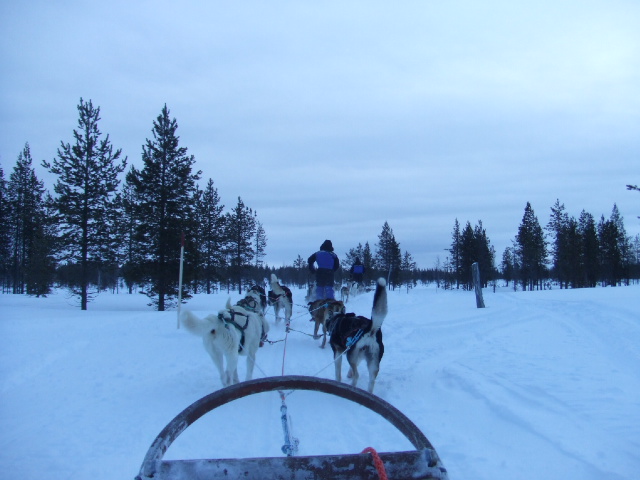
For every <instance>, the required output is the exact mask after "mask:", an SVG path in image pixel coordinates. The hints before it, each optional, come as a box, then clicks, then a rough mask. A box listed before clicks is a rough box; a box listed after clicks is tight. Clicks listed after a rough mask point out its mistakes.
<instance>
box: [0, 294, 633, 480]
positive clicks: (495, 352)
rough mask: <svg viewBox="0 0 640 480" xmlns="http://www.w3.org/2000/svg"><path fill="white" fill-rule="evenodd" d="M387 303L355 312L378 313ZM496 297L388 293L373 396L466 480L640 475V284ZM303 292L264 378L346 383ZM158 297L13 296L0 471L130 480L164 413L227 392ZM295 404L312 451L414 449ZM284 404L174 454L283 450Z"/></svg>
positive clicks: (359, 414) (332, 411) (212, 301)
mask: <svg viewBox="0 0 640 480" xmlns="http://www.w3.org/2000/svg"><path fill="white" fill-rule="evenodd" d="M372 295H373V294H372V293H367V294H364V295H361V296H359V297H356V298H352V299H351V301H350V302H349V303H348V310H350V311H354V312H356V313H358V314H364V315H369V313H370V310H371V303H372ZM231 297H232V300H234V301H235V300H237V299H238V298H239V297H238V295H237V293H232V294H231ZM484 297H485V304H486V306H487V308H485V309H477V308H476V306H475V297H474V295H473V293H470V292H462V291H449V292H445V291H442V290H437V289H436V288H435V287H429V288H417V289H414V290H412V291H410V292H409V293H408V294H407V292H406V291H405V290H401V291H395V292H393V291H392V292H389V315H388V317H387V319H386V321H385V323H384V326H383V332H384V339H385V345H386V352H385V356H384V358H383V360H382V367H381V371H380V375H379V377H378V382H377V384H376V389H375V392H374V393H375V394H377V395H379V396H380V397H382V398H383V399H385V400H386V401H388V402H389V403H391V404H392V405H394V406H395V407H397V408H398V409H400V410H401V411H402V412H403V413H404V414H405V415H407V417H409V418H410V419H411V420H412V421H413V422H414V423H415V424H416V425H417V426H418V427H419V428H420V429H421V430H422V431H423V432H424V433H425V434H426V436H427V437H428V438H429V440H430V441H431V443H433V445H434V446H435V448H436V450H437V451H438V453H439V455H440V457H441V459H442V461H443V463H444V465H445V466H446V467H447V469H448V471H449V475H450V478H451V479H474V480H481V479H492V480H499V479H505V480H507V479H508V480H513V479H537V478H545V479H547V480H549V479H563V480H568V479H571V480H581V479H594V480H595V479H598V480H601V479H607V480H615V479H627V480H631V479H637V478H640V477H639V475H640V473H639V472H640V287H639V286H631V287H618V288H597V289H583V290H558V289H556V290H551V291H541V292H517V293H514V292H513V291H511V290H509V289H503V290H500V291H498V292H497V293H493V292H491V291H485V292H484ZM226 298H227V294H226V293H222V294H218V295H210V296H207V295H198V296H196V297H195V298H193V299H191V300H190V301H189V302H188V304H187V306H186V307H185V308H189V309H191V310H193V311H194V312H196V313H198V314H201V315H204V314H207V313H211V312H212V311H217V310H218V309H220V308H222V307H223V306H224V303H225V301H226ZM294 302H295V303H296V307H295V308H294V320H293V322H292V328H293V329H295V330H297V331H292V332H290V333H289V335H288V339H287V343H286V345H287V347H286V356H285V355H283V352H284V345H285V342H278V343H275V344H272V345H265V347H263V348H261V349H260V351H259V352H258V358H257V364H258V368H257V369H256V371H255V375H254V377H255V378H259V377H264V376H277V375H281V374H282V371H283V369H284V373H285V374H297V375H316V376H319V377H323V378H333V365H332V355H331V349H330V348H329V347H327V348H326V349H324V350H323V349H320V348H318V346H319V340H313V339H312V338H311V337H310V336H308V335H304V334H303V333H300V331H302V332H305V333H311V332H312V326H313V325H312V323H311V322H309V321H308V319H309V315H308V313H307V312H306V311H305V310H304V308H303V306H302V305H303V304H304V300H303V293H302V292H301V291H298V290H294ZM146 304H147V297H145V296H144V295H139V294H136V295H126V294H117V295H112V294H101V295H100V296H99V297H98V298H97V299H96V300H95V301H94V302H93V303H91V304H90V305H89V310H88V311H86V312H82V311H80V310H79V309H78V307H77V304H76V301H75V300H74V299H72V298H69V297H68V296H67V295H66V293H64V292H59V293H57V294H55V295H51V296H49V297H48V298H46V299H42V298H40V299H38V298H30V297H26V296H17V295H0V312H2V313H1V315H0V338H2V347H1V348H0V466H1V468H0V478H2V479H17V478H20V479H22V480H29V479H37V478H43V477H46V478H56V479H77V480H81V479H82V480H86V479H92V480H102V479H105V480H106V479H110V480H111V479H132V478H133V477H134V476H135V475H136V474H137V473H138V471H139V468H140V465H141V463H142V460H143V457H144V455H145V453H146V451H147V449H148V448H149V446H150V444H151V442H152V441H153V439H154V438H155V437H156V435H157V434H158V433H159V432H160V430H161V429H162V428H163V427H164V426H165V425H166V423H168V422H169V421H170V420H171V419H172V418H173V417H174V416H175V415H177V414H178V413H179V412H180V411H182V409H184V408H185V407H187V406H188V405H190V404H191V403H192V402H194V401H195V400H197V399H199V398H201V397H202V396H204V395H206V394H208V393H210V392H211V391H213V390H215V389H218V388H220V386H221V385H220V381H219V379H218V374H217V372H216V371H215V369H214V366H213V363H212V362H211V360H210V359H209V357H208V355H207V354H206V353H205V351H204V349H203V347H202V343H201V341H200V340H199V339H198V338H197V337H195V336H192V335H191V334H189V333H188V332H187V331H186V330H184V329H177V328H176V312H175V311H172V312H155V311H152V310H151V309H150V307H147V305H146ZM269 320H270V323H271V332H270V335H269V338H270V339H271V340H279V339H283V338H284V336H285V330H284V326H283V325H282V323H280V324H274V318H273V315H272V314H270V316H269ZM283 359H284V362H283ZM343 368H344V369H345V373H346V365H343ZM361 368H362V367H361ZM244 371H245V363H244V359H242V360H241V363H240V372H239V373H240V376H241V378H244V377H243V375H244ZM360 381H361V386H363V387H366V381H367V374H366V372H364V371H363V372H362V376H361V379H360ZM287 406H288V409H289V414H290V415H291V420H292V424H293V435H294V436H295V437H297V438H298V439H299V442H300V450H299V454H300V455H315V454H328V453H358V452H360V451H362V450H363V449H364V448H365V447H368V446H371V447H374V448H375V449H377V450H378V451H399V450H406V449H412V447H411V445H410V444H409V442H408V441H407V440H406V439H405V438H404V436H402V434H400V433H399V432H397V431H396V430H395V428H394V427H392V426H390V425H389V424H388V423H387V422H386V421H385V420H384V419H382V418H381V417H379V416H377V415H376V414H374V413H371V412H370V411H368V410H367V409H365V408H364V407H360V406H358V405H356V404H353V403H352V402H349V401H346V400H343V399H340V398H337V397H333V396H330V395H325V394H322V393H317V392H305V391H297V392H294V393H293V394H291V395H290V396H289V397H288V398H287ZM279 409H280V397H279V395H278V394H277V393H276V392H272V393H266V394H260V395H254V396H252V397H248V398H245V399H242V400H240V401H237V402H233V403H231V404H229V405H225V406H224V407H221V408H219V409H216V410H214V411H213V412H211V413H210V414H208V415H206V416H205V417H204V418H202V419H201V420H199V421H198V422H196V423H195V424H193V425H192V426H191V427H189V428H188V429H187V430H186V431H185V432H184V434H183V435H181V436H180V437H179V438H178V439H177V441H176V442H175V443H174V444H173V445H172V446H171V448H170V449H169V451H168V452H167V455H166V456H165V458H166V459H172V458H174V459H175V458H228V457H256V456H280V455H282V453H281V451H280V448H281V446H282V444H283V433H282V427H281V424H280V410H279Z"/></svg>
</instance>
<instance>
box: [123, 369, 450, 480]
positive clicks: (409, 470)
mask: <svg viewBox="0 0 640 480" xmlns="http://www.w3.org/2000/svg"><path fill="white" fill-rule="evenodd" d="M277 390H313V391H318V392H322V393H327V394H332V395H336V396H338V397H341V398H344V399H347V400H350V401H353V402H355V403H358V404H360V405H362V406H364V407H367V408H368V409H369V410H371V411H373V412H376V413H377V414H379V415H381V416H382V417H383V418H385V419H386V420H387V421H389V423H391V424H392V425H393V426H394V427H396V428H397V429H398V430H399V431H400V432H401V433H403V434H404V436H405V437H406V438H407V439H408V440H409V441H410V442H411V444H412V445H413V446H414V447H415V450H412V451H405V452H386V453H379V457H380V459H381V460H382V462H383V464H384V470H385V471H386V475H387V478H388V479H389V480H400V479H413V480H420V479H441V480H447V479H448V476H447V470H446V469H445V468H444V466H443V465H442V463H441V461H440V459H439V457H438V454H437V453H436V451H435V449H434V448H433V446H432V445H431V443H430V442H429V440H427V437H426V436H425V435H424V434H423V433H422V432H421V431H420V430H419V429H418V428H417V427H416V426H415V424H414V423H413V422H411V420H409V419H408V418H407V417H406V416H405V415H404V414H403V413H402V412H400V410H398V409H397V408H395V407H393V406H392V405H391V404H389V403H387V402H385V401H384V400H382V399H381V398H378V397H376V396H375V395H372V394H370V393H369V392H367V391H365V390H361V389H358V388H354V387H352V386H350V385H347V384H344V383H339V382H336V381H333V380H327V379H321V378H315V377H304V376H282V377H269V378H262V379H258V380H250V381H247V382H242V383H238V384H236V385H232V386H229V387H226V388H223V389H221V390H218V391H216V392H214V393H211V394H210V395H207V396H205V397H203V398H201V399H200V400H197V401H196V402H194V403H193V404H191V405H190V406H189V407H187V408H186V409H185V410H183V411H182V412H181V413H180V414H179V415H178V416H176V417H175V418H174V419H173V420H172V421H171V422H169V424H167V426H166V427H164V429H163V430H162V431H161V432H160V434H159V435H158V436H157V437H156V439H155V440H154V441H153V443H152V444H151V446H150V447H149V450H148V451H147V454H146V456H145V458H144V461H143V462H142V467H141V468H140V473H139V474H138V475H137V476H136V477H135V480H151V479H153V480H205V479H206V480H222V479H225V480H230V479H242V480H263V479H283V480H284V479H287V480H311V479H318V480H330V479H331V480H347V479H358V480H368V479H371V480H373V479H378V478H380V476H379V472H378V470H376V467H375V466H374V462H373V460H372V455H371V454H369V453H357V454H346V455H320V456H307V457H305V456H298V457H294V456H289V457H268V458H231V459H202V460H163V459H162V458H163V456H164V454H165V452H166V451H167V449H168V448H169V446H170V445H171V444H172V443H173V442H174V440H175V439H176V438H178V436H179V435H180V434H181V433H182V432H183V431H184V430H186V428H187V427H188V426H189V425H191V424H192V423H194V422H195V421H196V420H198V419H199V418H200V417H202V416H203V415H204V414H206V413H208V412H210V411H211V410H213V409H215V408H217V407H220V406H222V405H225V404H227V403H229V402H232V401H234V400H238V399H240V398H243V397H246V396H249V395H254V394H257V393H264V392H270V391H277Z"/></svg>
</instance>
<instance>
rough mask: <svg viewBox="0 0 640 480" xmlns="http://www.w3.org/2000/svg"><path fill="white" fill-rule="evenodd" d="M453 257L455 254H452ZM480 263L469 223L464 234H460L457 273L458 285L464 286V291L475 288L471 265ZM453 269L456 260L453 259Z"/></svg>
mask: <svg viewBox="0 0 640 480" xmlns="http://www.w3.org/2000/svg"><path fill="white" fill-rule="evenodd" d="M452 255H453V254H452ZM477 261H478V256H477V252H476V238H475V234H474V232H473V228H472V227H471V223H470V222H467V223H466V225H465V226H464V228H463V229H462V233H461V234H460V246H459V250H458V269H457V272H456V284H457V285H459V284H462V288H463V289H464V290H471V289H472V288H473V277H472V274H471V265H473V263H474V262H477ZM451 263H452V266H453V268H454V269H455V268H456V267H455V260H454V259H453V256H452V259H451Z"/></svg>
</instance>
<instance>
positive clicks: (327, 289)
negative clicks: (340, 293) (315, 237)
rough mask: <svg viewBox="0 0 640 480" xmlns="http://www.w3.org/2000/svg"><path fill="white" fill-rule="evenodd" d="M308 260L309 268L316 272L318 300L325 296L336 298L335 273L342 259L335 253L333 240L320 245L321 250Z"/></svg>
mask: <svg viewBox="0 0 640 480" xmlns="http://www.w3.org/2000/svg"><path fill="white" fill-rule="evenodd" d="M308 262H309V270H311V272H312V273H315V274H316V300H322V299H325V298H329V299H331V300H335V298H336V297H335V293H334V291H333V283H334V280H333V274H334V272H335V271H336V270H338V268H340V260H338V256H337V255H336V254H335V253H333V245H332V244H331V240H325V241H324V242H323V243H322V245H320V250H319V251H317V252H316V253H314V254H313V255H311V256H310V257H309V260H308ZM314 264H316V265H317V267H316V266H315V265H314Z"/></svg>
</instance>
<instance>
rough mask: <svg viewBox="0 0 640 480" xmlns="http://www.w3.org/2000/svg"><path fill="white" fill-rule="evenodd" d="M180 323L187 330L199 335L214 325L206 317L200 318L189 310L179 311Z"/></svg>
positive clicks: (207, 331) (202, 334) (205, 332)
mask: <svg viewBox="0 0 640 480" xmlns="http://www.w3.org/2000/svg"><path fill="white" fill-rule="evenodd" d="M180 323H181V324H182V325H184V328H186V329H187V330H188V331H189V332H191V333H193V334H194V335H198V336H200V337H202V336H204V335H205V334H207V333H209V332H210V331H211V329H212V328H213V327H214V325H213V324H212V323H211V322H210V321H209V320H207V319H206V318H200V317H198V316H197V315H195V314H194V313H193V312H191V311H189V310H182V311H181V312H180Z"/></svg>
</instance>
